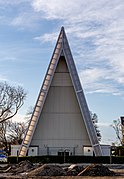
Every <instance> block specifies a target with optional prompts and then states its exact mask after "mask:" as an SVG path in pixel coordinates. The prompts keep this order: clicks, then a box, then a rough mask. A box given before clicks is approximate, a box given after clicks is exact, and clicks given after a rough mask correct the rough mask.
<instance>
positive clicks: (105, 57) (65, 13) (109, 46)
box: [32, 0, 124, 95]
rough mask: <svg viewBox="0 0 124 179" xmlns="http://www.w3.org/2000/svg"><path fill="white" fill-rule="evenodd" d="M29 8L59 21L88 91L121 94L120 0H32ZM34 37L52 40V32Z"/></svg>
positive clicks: (123, 31) (123, 5)
mask: <svg viewBox="0 0 124 179" xmlns="http://www.w3.org/2000/svg"><path fill="white" fill-rule="evenodd" d="M32 7H33V8H34V11H35V12H37V13H41V14H42V17H44V18H45V19H47V20H55V19H56V20H60V22H59V24H60V23H62V25H64V26H65V27H66V32H67V33H68V36H69V38H70V43H71V47H72V49H73V52H74V54H75V60H77V65H78V66H79V65H80V66H82V68H83V69H82V70H80V71H81V72H80V77H81V80H82V82H83V84H84V86H85V88H87V89H88V91H89V92H107V93H113V94H114V95H120V94H124V93H123V87H124V70H123V69H124V60H123V59H124V43H123V41H124V21H123V19H124V13H123V11H124V1H123V0H114V1H109V0H100V1H97V0H87V1H82V0H78V1H77V0H75V1H71V0H68V1H65V0H60V1H59V3H58V1H57V0H33V1H32ZM55 34H56V33H55ZM35 39H38V40H42V41H43V40H44V41H45V42H48V41H53V40H54V33H52V34H45V35H43V36H39V37H36V38H35ZM72 43H73V44H72ZM89 67H90V68H89ZM84 68H85V69H84ZM87 68H88V69H87ZM84 77H85V78H84ZM84 80H85V81H84Z"/></svg>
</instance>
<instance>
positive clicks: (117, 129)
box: [111, 119, 124, 145]
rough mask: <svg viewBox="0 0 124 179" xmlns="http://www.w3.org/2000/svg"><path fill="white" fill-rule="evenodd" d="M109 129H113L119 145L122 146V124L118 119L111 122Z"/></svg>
mask: <svg viewBox="0 0 124 179" xmlns="http://www.w3.org/2000/svg"><path fill="white" fill-rule="evenodd" d="M111 127H113V129H114V131H115V133H116V137H117V139H118V141H119V143H120V144H121V145H124V141H123V138H122V124H121V121H120V119H117V120H113V124H112V125H111Z"/></svg>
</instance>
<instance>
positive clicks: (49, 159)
mask: <svg viewBox="0 0 124 179" xmlns="http://www.w3.org/2000/svg"><path fill="white" fill-rule="evenodd" d="M24 160H29V161H30V162H32V163H39V162H40V163H64V160H65V162H66V163H102V164H109V163H110V162H111V163H114V164H124V156H123V157H114V156H112V157H111V159H110V157H109V156H101V157H93V156H66V157H65V159H64V157H63V156H32V157H31V156H26V157H12V156H10V157H8V163H18V162H21V161H24Z"/></svg>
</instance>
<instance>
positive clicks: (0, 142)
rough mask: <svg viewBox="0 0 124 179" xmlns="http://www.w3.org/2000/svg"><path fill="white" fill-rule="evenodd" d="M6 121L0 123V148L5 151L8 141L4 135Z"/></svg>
mask: <svg viewBox="0 0 124 179" xmlns="http://www.w3.org/2000/svg"><path fill="white" fill-rule="evenodd" d="M7 125H8V121H5V122H4V123H1V124H0V148H1V149H4V150H5V151H7V149H8V141H7V137H6V133H7Z"/></svg>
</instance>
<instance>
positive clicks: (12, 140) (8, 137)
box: [0, 120, 28, 154]
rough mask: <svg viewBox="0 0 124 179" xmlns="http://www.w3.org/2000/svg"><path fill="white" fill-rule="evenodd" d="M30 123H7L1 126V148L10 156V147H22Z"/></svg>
mask: <svg viewBox="0 0 124 179" xmlns="http://www.w3.org/2000/svg"><path fill="white" fill-rule="evenodd" d="M27 125H28V123H27V122H26V123H24V122H13V121H10V120H8V121H5V122H4V123H1V124H0V129H1V130H0V148H3V149H4V150H5V151H6V152H7V153H8V154H9V153H10V145H11V144H15V145H20V144H21V143H22V140H23V137H24V134H25V132H26V130H27Z"/></svg>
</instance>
